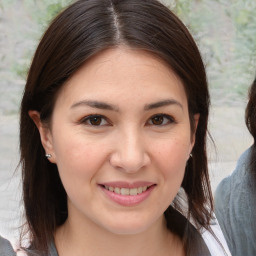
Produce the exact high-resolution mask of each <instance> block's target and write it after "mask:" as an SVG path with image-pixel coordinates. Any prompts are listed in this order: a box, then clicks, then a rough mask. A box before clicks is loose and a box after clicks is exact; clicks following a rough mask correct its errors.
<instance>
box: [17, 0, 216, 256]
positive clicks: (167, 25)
mask: <svg viewBox="0 0 256 256" xmlns="http://www.w3.org/2000/svg"><path fill="white" fill-rule="evenodd" d="M117 45H126V46H128V47H131V48H136V49H143V50H146V51H148V52H150V53H152V54H155V55H157V56H158V57H159V58H161V59H163V60H164V61H165V62H166V63H167V64H168V65H169V66H170V68H171V69H172V70H173V71H174V72H175V73H176V74H177V75H178V77H179V78H180V79H181V81H182V82H183V85H184V88H185V91H186V95H187V99H188V107H189V115H190V123H191V130H192V132H193V131H194V130H195V125H194V119H193V115H194V114H196V113H199V114H200V119H199V123H198V127H197V130H196V141H195V145H194V148H193V151H192V154H193V156H192V158H190V159H189V160H188V163H187V167H186V172H185V176H184V179H183V182H182V187H183V189H184V191H185V193H186V195H187V200H188V214H189V217H191V218H193V219H194V223H195V224H196V228H197V229H198V230H199V229H200V228H202V227H204V228H206V229H210V221H211V219H212V210H213V203H212V194H211V189H210V184H209V177H208V168H207V156H206V136H207V121H208V111H209V93H208V86H207V80H206V74H205V68H204V65H203V62H202V59H201V56H200V53H199V50H198V48H197V46H196V44H195V42H194V40H193V38H192V36H191V35H190V33H189V31H188V30H187V28H186V27H185V26H184V24H183V23H182V22H181V21H180V20H179V19H178V18H177V17H176V16H175V15H174V14H173V13H172V12H171V11H170V10H169V9H168V8H167V7H165V6H163V5H162V4H161V3H159V2H158V1H156V0H145V1H142V0H87V1H85V0H80V1H77V2H75V3H74V4H72V5H71V6H70V7H68V8H67V9H66V10H64V11H63V12H62V13H61V14H60V15H58V16H57V17H56V18H55V20H54V21H53V22H52V23H51V25H50V27H49V28H48V30H47V31H46V32H45V34H44V36H43V38H42V40H41V42H40V44H39V46H38V48H37V50H36V53H35V56H34V58H33V61H32V64H31V67H30V70H29V73H28V78H27V83H26V87H25V91H24V96H23V99H22V103H21V117H20V151H21V160H20V161H21V165H22V174H23V199H24V205H25V217H26V224H27V227H28V232H29V236H30V239H31V241H32V247H33V248H35V249H37V250H39V251H41V252H46V251H47V250H48V247H49V243H50V241H52V240H53V235H54V232H55V230H56V228H57V227H58V226H60V225H62V224H63V223H64V222H65V220H66V218H67V214H68V213H67V195H66V192H65V190H64V188H63V186H62V183H61V180H60V178H59V174H58V170H57V167H56V165H54V164H51V163H49V162H48V161H47V160H46V159H45V156H44V154H45V152H44V149H43V147H42V145H41V141H40V136H39V132H38V130H37V128H36V126H35V124H34V123H33V121H32V120H31V118H30V117H29V115H28V111H29V110H37V111H38V112H39V113H40V118H41V121H42V122H43V123H46V124H49V122H50V119H51V114H52V112H53V108H54V104H55V100H56V98H57V97H58V92H59V91H60V89H61V88H62V86H63V84H65V82H66V81H67V80H68V79H69V78H70V77H71V76H72V75H73V74H74V73H75V72H76V71H77V70H78V69H79V68H80V67H81V66H82V65H83V64H84V63H86V61H87V60H88V59H89V58H90V57H91V56H93V55H95V54H96V53H99V52H100V51H102V50H104V49H107V48H111V47H116V46H117ZM171 207H172V208H173V207H174V208H175V209H179V211H182V203H180V201H179V198H178V197H176V199H175V200H174V203H173V205H172V206H170V208H168V209H167V211H166V212H165V217H166V220H167V226H168V227H169V228H170V229H172V230H173V232H176V233H179V234H180V236H182V238H184V237H185V234H184V232H178V231H176V230H175V228H172V223H173V219H172V214H171V212H172V211H171ZM189 241H190V237H189V236H187V238H186V239H185V240H184V243H185V248H189V246H188V245H189Z"/></svg>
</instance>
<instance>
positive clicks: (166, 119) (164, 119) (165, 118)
mask: <svg viewBox="0 0 256 256" xmlns="http://www.w3.org/2000/svg"><path fill="white" fill-rule="evenodd" d="M154 118H158V120H155V121H159V120H160V122H161V123H160V124H154V123H153V122H152V120H153V119H154ZM93 119H95V120H93ZM97 119H99V120H97ZM93 121H99V122H98V123H97V124H92V122H93ZM103 121H104V124H102V122H103ZM175 122H176V121H175V119H174V118H173V117H172V116H170V115H167V114H156V115H153V116H152V117H150V118H149V119H148V120H147V122H146V125H147V126H150V125H152V126H165V125H168V124H171V123H175ZM80 123H82V124H85V125H89V126H94V127H100V126H111V122H110V121H109V120H108V119H107V118H106V117H105V116H103V115H99V114H93V115H89V116H86V117H84V118H83V119H82V120H81V121H80Z"/></svg>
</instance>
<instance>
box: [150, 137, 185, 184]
mask: <svg viewBox="0 0 256 256" xmlns="http://www.w3.org/2000/svg"><path fill="white" fill-rule="evenodd" d="M189 152H190V142H189V140H186V141H184V140H180V139H173V140H172V141H166V142H165V143H161V144H160V145H159V146H157V147H155V153H154V154H155V156H156V157H155V161H156V162H157V165H158V168H159V169H160V170H161V172H162V175H163V177H164V179H165V182H171V183H181V182H182V179H183V176H184V172H185V167H186V163H187V158H188V155H189Z"/></svg>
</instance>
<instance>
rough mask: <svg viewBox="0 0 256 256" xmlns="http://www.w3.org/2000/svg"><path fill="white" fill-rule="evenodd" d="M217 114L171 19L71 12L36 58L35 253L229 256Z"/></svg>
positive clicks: (28, 114) (135, 8)
mask: <svg viewBox="0 0 256 256" xmlns="http://www.w3.org/2000/svg"><path fill="white" fill-rule="evenodd" d="M208 108H209V95H208V87H207V82H206V75H205V69H204V65H203V63H202V60H201V56H200V53H199V51H198V49H197V46H196V44H195V42H194V41H193V39H192V37H191V35H190V34H189V32H188V30H187V29H186V27H185V26H184V25H183V24H182V22H181V21H180V20H179V19H178V18H177V17H176V16H175V15H174V14H173V13H172V12H170V11H169V9H168V8H166V7H165V6H163V5H162V4H160V3H159V2H157V1H155V0H148V1H141V0H112V1H110V0H88V1H84V0H80V1H77V2H76V3H74V4H73V5H71V6H70V7H69V8H67V9H66V10H65V11H64V12H62V13H61V14H60V15H59V16H58V17H57V18H56V19H55V20H54V21H53V22H52V24H51V25H50V27H49V29H48V30H47V31H46V33H45V35H44V36H43V38H42V40H41V42H40V44H39V46H38V48H37V51H36V53H35V56H34V59H33V62H32V65H31V68H30V71H29V74H28V79H27V84H26V87H25V92H24V96H23V100H22V103H21V120H20V150H21V163H22V169H23V198H24V205H25V216H26V226H27V233H25V234H24V236H25V235H27V236H26V237H28V238H29V246H27V248H25V249H24V250H25V251H26V252H27V253H28V254H33V253H37V254H38V255H60V256H65V255H92V256H95V255H122V256H125V255H156V254H157V255H162V256H164V255H216V254H218V255H224V254H225V252H224V249H223V246H222V242H223V245H224V246H225V241H223V240H222V234H221V233H220V234H218V231H216V232H217V233H214V232H213V230H212V227H213V229H218V226H217V225H213V226H212V227H211V223H213V221H214V218H213V212H212V208H213V207H212V195H211V190H210V185H209V177H208V170H207V157H206V144H205V143H206V133H207V119H208ZM191 223H193V224H191ZM217 241H218V242H217Z"/></svg>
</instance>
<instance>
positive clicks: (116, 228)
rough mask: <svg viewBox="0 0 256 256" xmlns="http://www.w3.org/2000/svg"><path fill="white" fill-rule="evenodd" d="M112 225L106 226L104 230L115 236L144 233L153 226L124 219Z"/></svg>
mask: <svg viewBox="0 0 256 256" xmlns="http://www.w3.org/2000/svg"><path fill="white" fill-rule="evenodd" d="M112 224H113V225H108V226H107V227H105V228H106V229H107V230H108V231H109V232H111V233H113V234H116V235H136V234H139V233H143V232H145V231H146V230H147V229H149V228H150V227H151V225H153V224H152V223H145V222H144V221H143V220H136V221H133V222H132V221H128V220H125V219H124V220H122V221H120V222H115V223H112Z"/></svg>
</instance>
